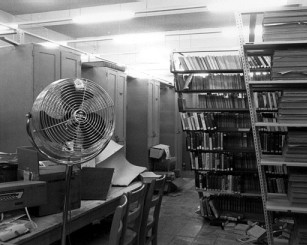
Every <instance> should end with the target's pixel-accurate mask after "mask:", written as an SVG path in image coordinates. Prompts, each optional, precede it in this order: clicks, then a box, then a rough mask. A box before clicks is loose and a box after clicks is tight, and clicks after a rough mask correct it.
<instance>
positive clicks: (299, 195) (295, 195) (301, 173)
mask: <svg viewBox="0 0 307 245" xmlns="http://www.w3.org/2000/svg"><path fill="white" fill-rule="evenodd" d="M288 199H289V201H290V202H291V203H298V204H305V206H306V207H307V170H306V169H302V168H298V167H290V168H289V181H288Z"/></svg>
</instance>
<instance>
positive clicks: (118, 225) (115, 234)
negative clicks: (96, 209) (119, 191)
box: [108, 194, 128, 245]
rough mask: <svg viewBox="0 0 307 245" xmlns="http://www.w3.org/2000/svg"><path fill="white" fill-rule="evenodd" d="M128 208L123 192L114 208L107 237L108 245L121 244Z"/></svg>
mask: <svg viewBox="0 0 307 245" xmlns="http://www.w3.org/2000/svg"><path fill="white" fill-rule="evenodd" d="M127 208H128V198H127V196H126V194H123V195H122V197H121V199H120V204H119V206H118V207H117V208H116V210H115V213H114V216H113V220H112V225H111V231H110V237H109V243H108V244H109V245H122V244H123V235H124V233H125V226H126V220H125V219H126V214H127Z"/></svg>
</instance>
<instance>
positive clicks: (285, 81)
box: [241, 41, 307, 245]
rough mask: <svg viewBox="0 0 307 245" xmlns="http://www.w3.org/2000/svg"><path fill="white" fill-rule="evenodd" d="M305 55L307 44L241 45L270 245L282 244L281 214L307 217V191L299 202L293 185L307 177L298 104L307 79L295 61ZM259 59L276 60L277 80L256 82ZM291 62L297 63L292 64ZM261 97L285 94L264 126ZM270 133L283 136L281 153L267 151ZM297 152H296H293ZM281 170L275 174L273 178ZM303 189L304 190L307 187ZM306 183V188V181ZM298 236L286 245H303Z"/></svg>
mask: <svg viewBox="0 0 307 245" xmlns="http://www.w3.org/2000/svg"><path fill="white" fill-rule="evenodd" d="M305 50H306V51H307V43H306V42H299V41H293V42H280V43H278V42H269V43H258V44H242V45H241V52H242V54H241V55H242V57H243V70H244V77H245V82H246V90H247V97H248V103H249V109H250V116H251V123H252V125H251V128H252V131H253V136H254V146H255V150H256V160H257V166H258V172H259V179H260V186H261V194H262V200H263V207H264V216H265V222H266V229H267V234H268V244H270V245H271V244H278V243H277V242H276V239H275V237H274V236H273V234H274V229H273V228H274V225H275V223H274V222H275V216H276V215H277V214H278V215H279V214H280V213H283V214H284V215H287V216H288V215H289V214H290V215H292V216H293V217H295V214H299V215H302V214H307V201H306V199H304V197H303V196H304V195H305V194H304V191H303V192H302V193H303V194H302V195H303V196H299V197H300V198H297V195H298V194H297V193H299V192H297V189H295V188H293V183H297V182H296V180H295V177H294V176H296V178H298V177H297V176H299V177H301V176H305V177H306V175H305V174H304V173H305V172H306V170H307V168H306V167H307V162H306V161H304V159H305V155H304V156H303V157H302V154H303V153H304V152H303V153H302V152H301V151H298V150H297V149H298V147H299V148H300V149H303V148H302V147H303V145H305V144H307V142H306V140H305V139H304V135H305V133H304V132H305V131H307V120H305V115H304V112H303V111H304V110H306V109H307V108H305V107H304V102H305V101H304V99H301V100H300V101H298V100H299V99H300V98H302V96H300V95H304V92H306V91H307V79H306V78H307V76H306V78H305V79H304V76H305V74H304V73H302V72H301V71H300V69H299V67H297V65H298V66H299V65H300V64H299V61H298V63H297V62H296V61H295V59H296V57H298V59H300V58H301V56H303V57H306V56H304V55H305V54H304V52H305ZM289 53H290V54H291V53H294V54H295V53H301V54H300V55H297V56H295V55H294V56H293V57H291V55H290V56H288V55H289ZM282 54H284V57H282V58H281V59H284V60H286V62H287V63H288V64H287V66H288V67H284V65H283V64H282V65H280V63H278V62H277V61H276V60H277V57H276V56H282ZM254 55H269V56H271V60H272V63H271V65H270V66H271V71H270V77H271V79H269V80H263V81H253V78H252V77H251V76H250V73H251V67H250V65H249V63H248V59H249V57H252V56H254ZM288 58H289V59H290V60H291V61H289V60H288ZM287 60H288V61H287ZM291 62H293V63H291ZM279 66H281V67H279ZM277 68H278V69H280V70H279V74H276V72H275V71H276V69H277ZM274 69H275V71H274ZM289 70H291V72H290V73H292V74H291V75H290V74H289V73H288V71H289ZM292 71H293V72H292ZM281 76H284V78H281ZM255 91H257V92H260V93H261V92H265V93H268V91H269V92H270V93H275V92H278V94H279V97H278V100H277V111H275V112H274V111H272V112H267V113H271V114H272V115H271V116H272V117H271V119H270V120H268V121H263V119H264V118H265V116H260V115H259V114H261V113H263V112H260V111H259V110H257V109H258V108H257V106H258V104H257V103H256V102H255ZM292 93H294V96H293V97H291V98H290V97H289V96H288V94H291V95H293V94H292ZM301 108H303V109H301ZM296 117H297V118H296ZM270 130H272V131H273V133H274V134H278V137H277V139H276V140H275V143H273V144H277V145H278V149H279V150H278V152H277V153H276V154H272V152H267V151H265V149H264V148H265V147H264V142H263V140H262V139H261V134H263V132H266V133H268V132H269V131H270ZM298 138H302V139H301V140H300V142H299V143H298V144H296V146H293V142H297V141H298ZM293 149H295V150H296V151H295V152H293ZM304 149H305V148H304ZM291 151H292V152H291ZM290 153H291V154H290ZM269 169H271V170H272V169H275V170H276V169H282V170H283V171H282V172H280V173H279V174H278V173H275V176H272V172H271V170H269ZM294 169H295V171H297V172H299V175H297V174H296V175H295V174H293V173H292V171H294ZM275 170H273V172H274V171H275ZM273 175H274V174H273ZM272 181H273V182H274V181H275V182H274V183H275V184H276V188H272ZM299 183H300V184H301V182H299ZM302 183H304V181H303V182H302ZM299 195H301V194H299ZM293 196H294V197H293ZM294 221H295V218H294ZM295 225H296V223H295V222H294V227H295ZM294 230H295V229H294ZM293 236H294V235H293V232H292V235H291V237H292V238H290V239H289V241H287V240H286V241H287V243H286V244H297V243H292V242H291V240H292V239H293ZM284 242H285V241H284Z"/></svg>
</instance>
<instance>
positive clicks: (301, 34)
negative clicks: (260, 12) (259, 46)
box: [262, 10, 307, 42]
mask: <svg viewBox="0 0 307 245" xmlns="http://www.w3.org/2000/svg"><path fill="white" fill-rule="evenodd" d="M262 24H263V41H264V42H270V41H296V40H307V25H306V24H307V11H306V10H291V11H278V12H277V11H276V12H265V13H264V16H263V22H262Z"/></svg>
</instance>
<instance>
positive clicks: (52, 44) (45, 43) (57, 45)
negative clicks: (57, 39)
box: [39, 42, 60, 48]
mask: <svg viewBox="0 0 307 245" xmlns="http://www.w3.org/2000/svg"><path fill="white" fill-rule="evenodd" d="M39 44H40V45H42V46H44V47H46V48H58V47H59V46H60V45H59V44H57V43H52V42H42V43H39Z"/></svg>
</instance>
